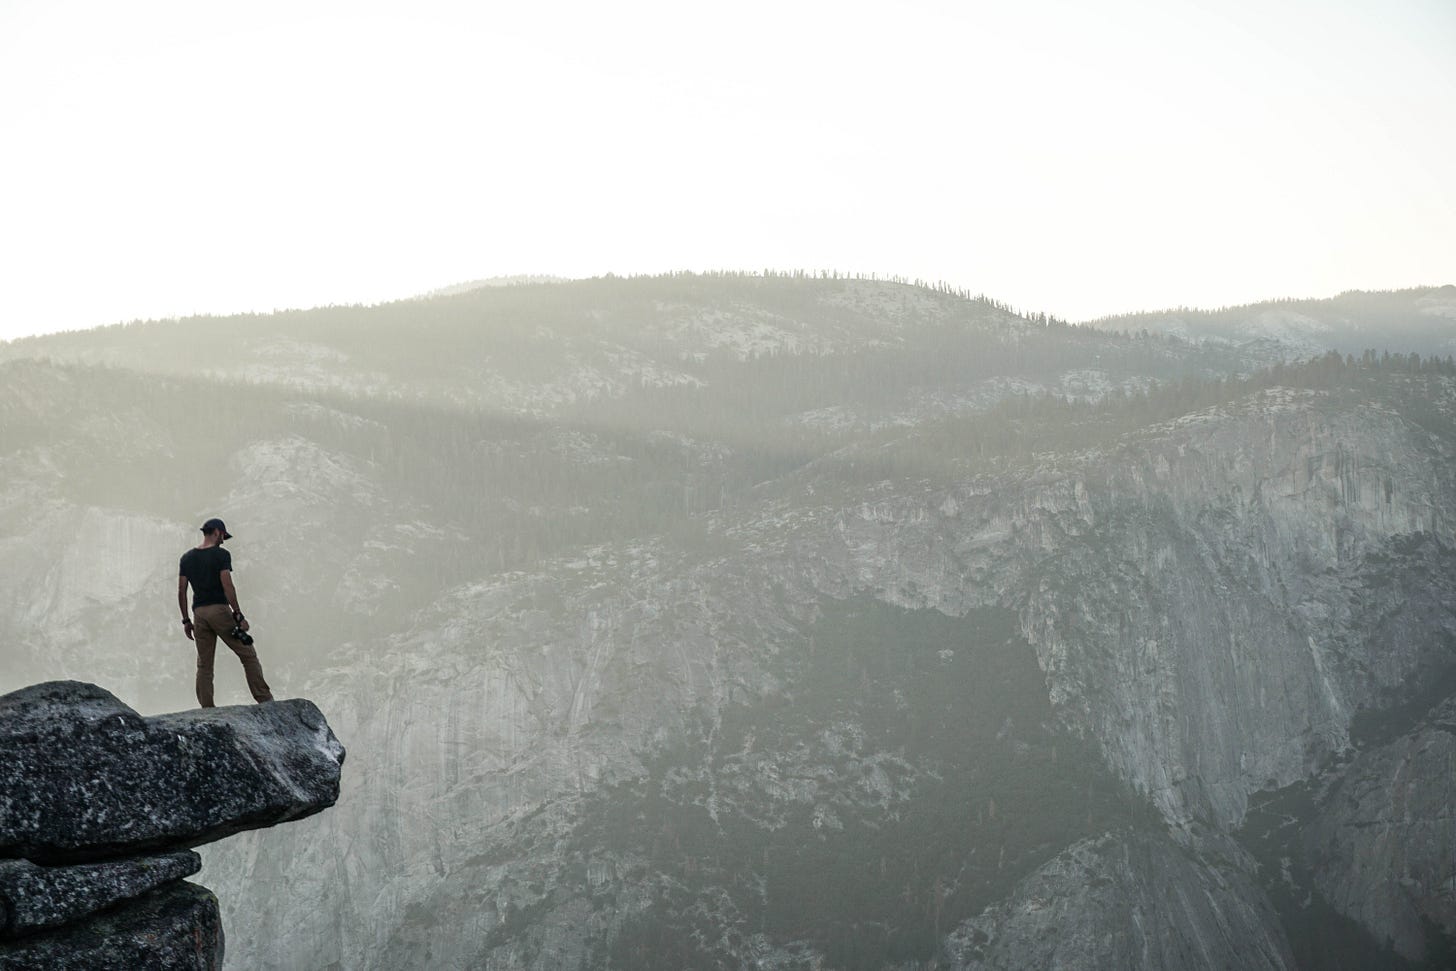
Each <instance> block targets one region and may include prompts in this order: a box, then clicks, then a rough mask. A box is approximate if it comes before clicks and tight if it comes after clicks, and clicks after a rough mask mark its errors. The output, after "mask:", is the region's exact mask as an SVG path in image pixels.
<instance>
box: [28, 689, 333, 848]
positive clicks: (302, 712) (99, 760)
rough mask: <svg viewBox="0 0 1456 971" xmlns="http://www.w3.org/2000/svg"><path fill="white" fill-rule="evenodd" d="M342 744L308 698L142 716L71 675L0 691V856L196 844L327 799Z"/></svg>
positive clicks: (294, 814)
mask: <svg viewBox="0 0 1456 971" xmlns="http://www.w3.org/2000/svg"><path fill="white" fill-rule="evenodd" d="M343 762H344V747H343V746H342V745H341V744H339V740H338V739H337V738H335V737H334V733H333V732H332V731H331V730H330V729H329V726H328V722H326V721H325V720H324V716H323V714H322V713H321V712H320V711H319V710H318V708H317V707H316V706H315V705H314V704H313V703H312V702H310V701H306V700H303V699H293V700H289V701H276V702H267V703H265V704H261V705H247V706H235V707H227V708H205V709H197V710H194V711H184V712H177V713H175V714H170V715H156V716H154V717H151V718H143V717H142V716H141V715H138V714H137V713H136V712H135V711H134V710H132V709H131V708H129V707H127V706H126V705H124V704H122V702H120V701H119V700H117V698H116V697H115V696H114V695H112V694H111V693H110V692H108V691H106V690H104V689H102V688H99V687H97V686H96V685H92V684H84V683H81V682H77V681H52V682H47V683H45V684H38V685H32V686H31V687H28V688H22V689H21V690H19V691H15V692H12V693H11V694H8V695H4V696H3V697H0V857H23V858H26V859H30V860H33V861H35V862H39V863H49V864H55V863H82V862H88V861H95V860H103V859H108V858H113V857H118V856H136V855H140V854H145V853H149V852H152V851H155V850H161V849H175V848H181V847H190V846H197V845H199V844H202V843H207V842H211V841H212V840H217V839H222V838H223V837H225V836H231V835H232V834H234V833H238V832H241V831H243V830H247V829H258V828H261V827H265V826H273V825H275V824H277V823H283V822H288V821H290V820H294V819H300V818H302V817H304V816H310V815H313V814H314V813H317V812H320V811H322V810H324V809H327V808H328V807H329V806H332V805H333V804H334V803H335V802H336V801H337V800H338V798H339V773H340V769H341V767H342V765H343Z"/></svg>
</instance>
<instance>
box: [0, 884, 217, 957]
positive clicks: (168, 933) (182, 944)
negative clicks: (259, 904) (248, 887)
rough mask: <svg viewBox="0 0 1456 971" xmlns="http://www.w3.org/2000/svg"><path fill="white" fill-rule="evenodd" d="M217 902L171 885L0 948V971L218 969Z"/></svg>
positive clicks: (189, 887) (194, 889)
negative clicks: (111, 908) (73, 922)
mask: <svg viewBox="0 0 1456 971" xmlns="http://www.w3.org/2000/svg"><path fill="white" fill-rule="evenodd" d="M222 958H223V933H222V921H221V919H220V918H219V916H218V909H217V898H216V897H214V896H213V894H212V891H210V890H207V889H206V888H204V887H199V886H197V885H196V884H192V883H187V882H185V881H176V882H174V883H171V884H169V885H168V886H166V887H164V888H162V889H160V890H154V891H152V892H151V893H149V894H147V895H145V896H143V897H140V898H138V899H137V900H134V901H132V902H130V903H128V904H126V905H125V906H123V907H121V908H119V909H117V910H112V911H108V912H106V913H104V914H99V915H97V916H95V917H92V918H90V919H89V920H84V921H81V922H79V923H75V924H69V925H67V926H65V927H62V928H60V929H58V930H54V931H50V932H47V933H43V934H37V935H34V936H31V937H26V938H23V939H21V940H19V941H14V942H10V943H6V944H0V971H96V969H103V968H104V969H113V968H114V969H132V968H146V969H148V971H211V969H214V968H220V967H222Z"/></svg>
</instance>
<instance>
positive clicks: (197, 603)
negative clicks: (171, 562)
mask: <svg viewBox="0 0 1456 971" xmlns="http://www.w3.org/2000/svg"><path fill="white" fill-rule="evenodd" d="M232 568H233V555H232V554H231V553H229V552H228V551H227V550H225V549H223V548H222V547H221V546H209V547H207V548H206V549H192V550H188V551H187V552H186V553H183V554H182V562H181V563H180V564H179V565H178V569H179V570H180V571H181V573H180V575H181V576H184V577H186V578H187V582H188V583H190V584H192V609H193V610H196V609H197V608H198V607H206V606H208V605H209V604H222V605H223V606H227V602H228V600H227V594H226V593H225V592H223V589H222V576H221V574H222V571H223V570H229V571H231V570H232Z"/></svg>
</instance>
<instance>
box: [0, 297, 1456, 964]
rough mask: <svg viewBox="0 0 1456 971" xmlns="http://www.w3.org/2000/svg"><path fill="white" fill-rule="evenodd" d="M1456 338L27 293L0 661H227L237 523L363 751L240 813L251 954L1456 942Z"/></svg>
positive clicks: (651, 958)
mask: <svg viewBox="0 0 1456 971" xmlns="http://www.w3.org/2000/svg"><path fill="white" fill-rule="evenodd" d="M1367 351H1369V352H1371V353H1366V352H1367ZM1453 353H1456V287H1449V286H1447V287H1440V288H1428V289H1421V290H1407V291H1399V292H1391V293H1350V294H1345V295H1342V296H1340V297H1337V298H1334V299H1331V300H1323V301H1292V302H1279V303H1272V304H1266V305H1259V306H1255V307H1249V308H1236V309H1232V310H1226V311H1220V312H1216V313H1201V312H1176V313H1155V314H1145V315H1135V316H1130V317H1127V318H1118V319H1115V320H1108V321H1099V322H1097V323H1096V325H1095V326H1071V325H1068V324H1066V323H1063V322H1059V321H1054V320H1050V321H1049V320H1046V319H1044V318H1042V317H1040V316H1036V317H1030V316H1022V315H1018V314H1016V313H1013V312H1012V311H1010V310H1009V309H1008V308H1005V307H1003V306H1001V305H998V304H997V303H995V302H994V301H990V300H986V299H983V298H975V297H971V296H969V295H965V294H959V293H953V292H947V291H945V290H943V289H936V288H929V287H921V286H912V285H906V284H902V283H894V282H884V281H875V280H863V279H836V278H833V277H829V278H824V277H812V276H806V275H797V274H786V275H746V274H745V275H737V274H724V275H714V276H695V275H671V276H663V277H650V278H634V279H620V278H604V279H597V280H585V281H549V282H525V283H519V284H515V285H510V286H490V287H467V288H463V289H460V290H458V292H448V293H442V294H438V295H433V296H429V297H424V298H420V299H416V300H409V301H401V302H398V303H392V304H386V305H381V306H375V307H334V308H323V309H318V310H311V311H297V312H288V313H282V314H275V315H264V316H242V317H228V318H197V319H188V320H177V321H160V322H151V323H145V324H134V325H128V326H119V327H113V328H104V329H101V330H96V331H86V332H80V333H71V334H59V335H51V336H47V337H42V338H32V339H26V340H22V341H15V342H11V343H9V344H3V345H0V643H4V644H5V645H6V647H5V652H6V653H5V661H4V663H3V664H0V692H4V691H8V690H11V689H13V688H17V687H20V686H22V685H24V684H27V683H31V682H33V681H38V680H43V679H52V678H78V679H81V680H86V681H93V682H98V683H102V684H105V685H106V686H107V687H108V688H110V689H111V690H112V691H114V692H115V693H116V694H118V695H119V696H120V697H122V698H124V699H125V700H126V701H127V702H129V703H131V704H132V705H133V706H134V707H137V708H138V709H140V710H142V711H162V710H169V709H177V708H184V707H189V706H190V705H192V704H193V703H194V702H193V699H192V696H191V683H192V665H193V657H192V646H191V644H190V643H189V642H188V641H186V640H185V639H184V638H183V637H182V636H181V634H180V632H179V631H178V630H177V624H176V618H175V617H174V616H173V614H174V613H175V600H174V596H175V594H174V591H175V580H174V579H173V577H174V575H175V574H174V568H175V563H176V558H177V556H178V555H180V553H181V552H182V550H183V549H185V548H186V547H187V546H189V545H191V544H192V543H193V542H195V532H196V528H197V526H198V525H199V524H200V523H201V521H202V520H203V519H204V518H206V517H207V516H209V515H214V514H216V515H222V516H224V517H225V518H226V519H227V521H228V523H229V527H230V528H231V529H232V531H233V532H234V533H235V534H236V538H235V540H233V541H232V543H231V544H230V546H231V548H232V550H233V557H234V563H235V567H236V571H237V573H236V575H237V581H238V586H239V591H240V594H241V597H242V599H243V601H244V603H243V606H244V609H245V611H246V612H247V613H248V615H249V617H250V619H252V620H253V621H254V624H255V630H254V633H255V635H256V636H257V638H258V647H259V649H260V652H261V656H262V658H263V661H264V664H265V668H266V670H267V671H268V675H269V680H270V681H271V682H272V683H273V685H274V687H275V691H276V692H278V693H279V696H280V697H288V696H307V697H309V698H311V699H313V700H314V701H316V702H317V703H318V704H319V705H320V707H321V708H322V709H323V710H324V711H325V713H326V714H327V715H328V718H329V721H330V723H331V724H332V725H333V726H334V729H335V731H336V732H337V734H338V735H339V738H340V739H341V740H342V741H343V743H344V744H345V745H346V746H348V748H349V752H350V756H349V757H350V762H351V769H352V770H353V771H352V772H351V773H350V774H348V775H347V776H346V778H345V791H344V794H343V796H342V798H341V799H340V801H339V804H338V806H337V807H336V808H335V809H334V810H333V811H332V812H331V813H330V814H329V815H327V816H325V817H319V818H316V819H314V820H309V821H306V822H302V823H299V824H297V825H295V826H293V827H291V828H289V829H288V830H286V831H279V832H270V833H266V834H255V835H253V836H247V837H240V838H237V839H235V840H233V841H232V842H230V843H229V844H227V845H225V846H218V847H214V848H210V849H208V850H206V851H205V852H204V859H205V867H206V869H205V873H204V877H205V879H206V881H207V882H208V884H209V885H210V886H213V887H214V888H216V889H217V890H218V891H219V895H220V897H221V898H222V899H223V901H224V902H225V903H226V904H227V905H228V906H229V907H230V908H231V910H230V912H228V913H225V915H224V920H225V923H226V925H227V927H228V928H229V941H228V952H229V954H230V955H231V956H232V958H233V960H234V962H235V963H236V964H237V966H239V967H249V968H328V967H345V968H367V967H378V968H399V967H421V968H423V967H482V968H493V969H506V968H540V969H546V968H571V967H583V968H598V967H621V968H651V967H663V968H681V967H687V966H690V967H725V968H737V967H765V968H810V967H836V968H884V967H896V968H912V967H919V968H926V967H941V968H962V967H1008V968H1009V967H1026V966H1045V965H1048V964H1051V963H1060V965H1061V966H1066V967H1088V968H1092V967H1112V966H1118V967H1149V968H1151V967H1211V966H1219V967H1226V966H1238V967H1268V968H1279V967H1286V968H1292V967H1306V968H1315V967H1380V966H1384V967H1394V968H1399V967H1420V966H1428V967H1440V966H1445V964H1446V963H1448V961H1449V959H1450V957H1451V955H1452V953H1453V952H1452V951H1451V946H1452V944H1451V935H1452V934H1453V933H1456V893H1453V891H1452V889H1451V888H1452V887H1453V886H1456V870H1453V866H1456V863H1453V861H1456V852H1453V851H1456V845H1453V838H1456V834H1453V832H1452V830H1451V828H1450V825H1449V819H1448V818H1447V817H1448V815H1449V806H1450V805H1451V802H1452V796H1453V795H1456V793H1453V792H1452V791H1451V789H1452V787H1453V786H1456V773H1453V772H1451V771H1449V767H1450V765H1451V764H1452V760H1453V759H1456V748H1453V747H1452V745H1453V742H1452V738H1453V736H1452V734H1451V732H1450V730H1449V724H1450V721H1451V717H1452V716H1451V708H1452V705H1456V700H1453V699H1456V461H1453V460H1456V366H1453V364H1452V363H1451V359H1450V355H1452V354H1453ZM230 679H231V681H230ZM218 681H219V702H220V703H227V702H228V701H233V702H239V703H240V702H242V701H244V700H245V698H246V694H245V692H244V690H243V688H242V678H241V673H240V672H239V671H237V670H236V665H235V664H232V662H231V659H228V658H224V659H223V660H222V661H220V662H219V675H218ZM230 691H231V692H232V694H233V697H232V698H229V697H228V693H229V692H230Z"/></svg>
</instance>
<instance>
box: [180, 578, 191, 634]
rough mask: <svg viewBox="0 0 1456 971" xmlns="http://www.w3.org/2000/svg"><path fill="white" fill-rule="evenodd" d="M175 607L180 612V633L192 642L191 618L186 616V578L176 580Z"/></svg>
mask: <svg viewBox="0 0 1456 971" xmlns="http://www.w3.org/2000/svg"><path fill="white" fill-rule="evenodd" d="M177 607H178V609H179V610H181V611H182V633H184V634H186V635H187V639H188V640H189V641H190V640H192V618H191V617H189V616H188V615H187V578H186V577H185V576H181V577H178V578H177Z"/></svg>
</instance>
